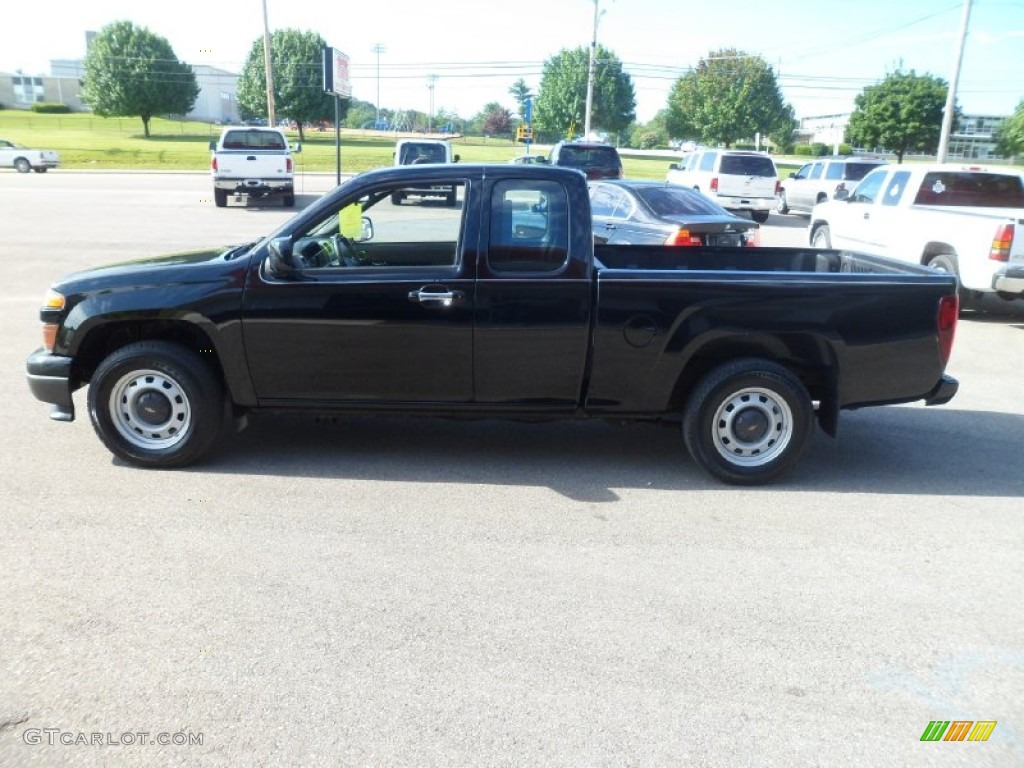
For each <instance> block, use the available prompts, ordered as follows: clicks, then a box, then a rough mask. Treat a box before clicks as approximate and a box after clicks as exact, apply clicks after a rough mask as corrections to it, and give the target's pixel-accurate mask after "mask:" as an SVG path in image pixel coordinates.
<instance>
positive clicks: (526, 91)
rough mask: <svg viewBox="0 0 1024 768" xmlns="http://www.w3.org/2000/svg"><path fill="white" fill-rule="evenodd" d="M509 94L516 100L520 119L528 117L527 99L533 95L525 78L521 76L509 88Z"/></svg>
mask: <svg viewBox="0 0 1024 768" xmlns="http://www.w3.org/2000/svg"><path fill="white" fill-rule="evenodd" d="M508 92H509V95H510V96H511V97H512V98H513V99H515V100H516V104H517V105H518V106H517V107H516V113H517V114H518V115H519V119H520V120H525V119H526V100H527V99H529V98H531V97H532V96H533V93H532V92H531V91H530V86H528V85H527V84H526V81H525V80H523V78H521V77H520V78H519V79H518V80H516V81H515V82H514V83H512V85H511V86H509V89H508Z"/></svg>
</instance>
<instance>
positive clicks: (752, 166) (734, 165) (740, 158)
mask: <svg viewBox="0 0 1024 768" xmlns="http://www.w3.org/2000/svg"><path fill="white" fill-rule="evenodd" d="M719 171H720V172H721V173H728V174H732V175H734V176H770V177H771V176H775V175H776V172H775V163H773V162H772V161H771V158H768V157H762V156H761V155H722V164H721V165H720V166H719Z"/></svg>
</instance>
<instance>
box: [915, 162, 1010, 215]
mask: <svg viewBox="0 0 1024 768" xmlns="http://www.w3.org/2000/svg"><path fill="white" fill-rule="evenodd" d="M914 203H915V204H916V205H948V206H955V207H975V206H977V207H984V208H1024V181H1022V180H1021V177H1019V176H1017V175H1011V174H1002V173H984V172H979V171H933V172H931V173H927V174H925V177H924V179H923V180H922V182H921V187H920V188H919V189H918V191H917V197H916V198H914Z"/></svg>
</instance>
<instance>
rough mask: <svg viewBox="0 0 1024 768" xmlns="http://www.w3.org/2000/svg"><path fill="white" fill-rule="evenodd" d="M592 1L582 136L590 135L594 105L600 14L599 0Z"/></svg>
mask: <svg viewBox="0 0 1024 768" xmlns="http://www.w3.org/2000/svg"><path fill="white" fill-rule="evenodd" d="M593 2H594V35H593V37H592V38H591V40H590V66H589V67H588V69H587V107H586V110H587V112H586V114H585V115H584V116H583V138H584V139H586V138H588V137H589V136H590V110H591V108H592V107H593V106H594V70H595V69H596V62H595V59H596V58H597V20H598V18H599V17H600V16H601V13H600V11H599V10H598V5H599V0H593Z"/></svg>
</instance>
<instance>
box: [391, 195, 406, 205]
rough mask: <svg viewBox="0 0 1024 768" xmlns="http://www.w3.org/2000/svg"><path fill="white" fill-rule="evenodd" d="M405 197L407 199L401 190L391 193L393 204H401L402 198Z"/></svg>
mask: <svg viewBox="0 0 1024 768" xmlns="http://www.w3.org/2000/svg"><path fill="white" fill-rule="evenodd" d="M404 199H405V196H404V195H403V194H402V193H401V192H392V193H391V204H392V205H401V204H402V200H404Z"/></svg>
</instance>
